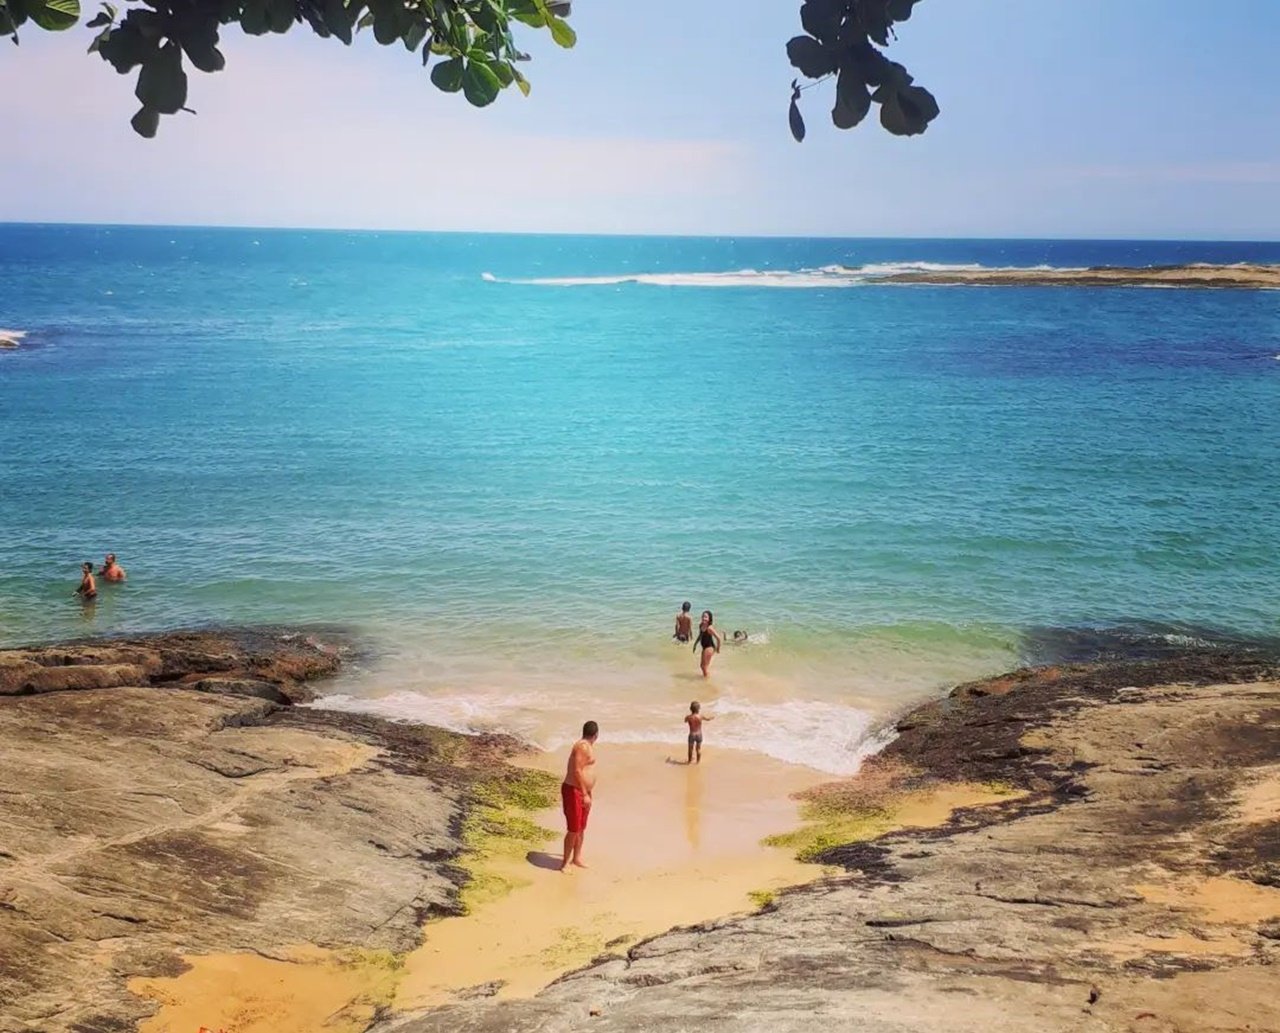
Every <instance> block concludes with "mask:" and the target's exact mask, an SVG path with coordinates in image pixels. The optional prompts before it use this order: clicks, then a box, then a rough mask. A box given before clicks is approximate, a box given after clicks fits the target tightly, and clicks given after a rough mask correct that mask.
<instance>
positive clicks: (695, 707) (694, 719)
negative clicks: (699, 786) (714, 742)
mask: <svg viewBox="0 0 1280 1033" xmlns="http://www.w3.org/2000/svg"><path fill="white" fill-rule="evenodd" d="M714 720H715V718H713V717H712V716H711V715H710V714H703V713H702V704H701V703H699V702H698V701H697V700H696V699H695V700H694V701H693V702H692V703H690V704H689V713H687V714H685V715H684V723H685V724H687V725H688V726H689V759H688V760H686V761H685V763H686V764H692V763H693V754H694V750H695V749H696V750H697V753H698V763H699V764H701V763H702V722H703V721H714Z"/></svg>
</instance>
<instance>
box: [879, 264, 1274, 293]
mask: <svg viewBox="0 0 1280 1033" xmlns="http://www.w3.org/2000/svg"><path fill="white" fill-rule="evenodd" d="M874 282H875V283H920V284H935V285H956V286H959V285H968V286H986V287H1045V286H1047V287H1209V288H1220V289H1232V290H1259V289H1272V290H1274V289H1277V288H1280V266H1277V265H1260V264H1251V263H1243V262H1242V263H1239V264H1235V265H1213V264H1210V263H1203V262H1192V263H1190V264H1188V265H1154V266H1138V267H1125V266H1093V267H1091V268H1087V269H1053V268H1041V269H1036V268H1029V269H930V270H911V271H907V272H899V273H891V274H889V275H884V276H877V277H875V278H874Z"/></svg>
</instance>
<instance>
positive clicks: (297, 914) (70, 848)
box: [0, 631, 513, 1033]
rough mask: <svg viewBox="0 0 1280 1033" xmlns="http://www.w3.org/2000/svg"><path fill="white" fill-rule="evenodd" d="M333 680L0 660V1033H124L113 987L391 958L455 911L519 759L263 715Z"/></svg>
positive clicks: (107, 645) (293, 716)
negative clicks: (315, 961)
mask: <svg viewBox="0 0 1280 1033" xmlns="http://www.w3.org/2000/svg"><path fill="white" fill-rule="evenodd" d="M337 664H338V655H337V653H336V652H335V651H334V650H333V649H331V648H329V647H328V646H326V645H324V644H323V643H322V642H319V641H317V640H308V639H307V638H306V637H305V636H300V635H282V634H278V633H277V634H273V633H267V632H260V631H250V632H226V633H195V634H179V635H168V636H159V637H155V638H147V639H136V640H130V641H127V642H93V643H73V644H69V645H65V646H58V647H50V648H44V649H31V650H17V651H11V652H9V653H5V654H0V685H2V686H3V688H2V689H0V691H2V692H4V693H6V694H5V695H0V1031H3V1033H16V1031H23V1033H32V1031H39V1033H61V1031H68V1033H70V1031H74V1033H114V1031H124V1030H132V1029H134V1028H135V1026H136V1023H137V1021H138V1020H139V1019H141V1018H142V1017H144V1016H145V1015H147V1014H149V1013H150V1012H152V1011H154V1009H155V1007H156V1005H155V1003H154V1002H152V1001H149V1000H144V999H142V998H139V997H135V996H134V995H132V994H131V993H129V992H128V990H127V989H126V981H127V980H128V979H129V978H130V977H133V976H139V975H142V976H156V975H166V974H167V975H174V974H177V973H178V972H179V971H181V970H182V969H183V967H184V962H183V961H182V957H181V956H182V955H183V954H203V953H214V952H242V951H248V952H261V953H264V954H269V953H271V952H272V951H276V950H279V949H281V948H285V947H288V946H290V945H293V944H300V943H311V944H316V945H320V946H334V947H342V946H347V945H352V944H356V945H360V946H361V947H364V948H368V949H378V948H385V949H388V950H392V951H397V952H399V951H405V950H408V949H410V948H411V947H413V946H414V945H416V943H417V941H418V938H419V934H420V930H419V926H420V923H421V920H422V919H423V918H424V917H425V916H426V915H428V914H430V913H433V912H436V911H443V912H452V911H454V910H455V909H456V907H457V885H456V883H457V882H458V881H459V880H460V879H461V878H462V875H461V873H460V872H459V871H458V870H457V869H456V868H454V867H453V866H452V865H451V864H450V862H451V860H452V859H454V858H455V857H456V855H457V854H458V852H459V850H460V849H461V842H460V838H459V825H460V822H461V817H462V810H463V808H464V807H465V804H466V799H467V793H468V787H469V786H470V785H471V784H472V781H473V780H474V779H477V778H479V777H481V775H482V773H483V772H484V771H486V770H490V771H491V770H493V769H494V768H495V766H500V765H501V758H502V757H503V756H505V755H506V754H508V753H510V752H511V750H512V748H513V747H512V744H510V743H505V742H503V741H499V740H487V741H486V740H476V739H466V738H464V737H461V736H456V735H452V734H450V733H446V732H441V731H437V730H434V729H429V728H421V727H409V726H401V725H394V724H390V723H387V722H382V721H378V720H376V719H372V718H363V717H358V716H354V715H341V714H334V713H328V712H320V711H312V710H305V709H300V708H294V707H288V706H281V705H280V704H279V703H278V702H273V701H272V700H271V699H262V698H257V696H258V694H259V693H272V692H278V693H279V698H280V699H288V698H291V697H292V698H297V697H298V696H299V695H300V694H302V693H304V692H305V689H304V688H303V682H304V681H305V680H306V679H308V678H312V677H316V676H319V675H322V674H325V673H328V672H329V671H332V670H333V669H334V668H336V666H337ZM188 687H189V688H191V689H196V690H199V691H186V689H187V688H188ZM73 690H74V691H73ZM228 693H229V694H228ZM246 693H247V694H246ZM191 1033H195V1031H194V1030H192V1031H191Z"/></svg>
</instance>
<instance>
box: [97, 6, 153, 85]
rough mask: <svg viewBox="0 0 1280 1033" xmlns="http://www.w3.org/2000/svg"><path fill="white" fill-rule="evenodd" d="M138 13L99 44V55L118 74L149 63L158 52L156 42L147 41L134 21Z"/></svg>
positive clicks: (127, 17) (111, 31)
mask: <svg viewBox="0 0 1280 1033" xmlns="http://www.w3.org/2000/svg"><path fill="white" fill-rule="evenodd" d="M135 13H136V12H130V14H129V15H127V16H126V17H125V20H124V21H123V22H121V23H120V24H119V25H117V26H116V27H115V28H114V29H111V30H109V31H108V32H107V38H106V39H104V40H101V42H100V43H99V44H98V53H99V54H100V55H101V56H102V59H103V60H104V61H106V62H108V63H109V64H110V65H111V67H112V68H114V69H115V70H116V71H117V72H120V73H121V74H123V73H124V72H128V71H130V70H131V69H134V68H136V67H138V65H140V64H142V63H143V62H144V61H147V60H148V59H149V58H150V57H151V55H152V54H153V53H155V51H156V49H157V48H156V43H155V40H151V39H147V38H146V37H145V36H143V35H142V33H141V32H139V31H138V26H137V24H136V23H135V21H134V20H133V15H134V14H135Z"/></svg>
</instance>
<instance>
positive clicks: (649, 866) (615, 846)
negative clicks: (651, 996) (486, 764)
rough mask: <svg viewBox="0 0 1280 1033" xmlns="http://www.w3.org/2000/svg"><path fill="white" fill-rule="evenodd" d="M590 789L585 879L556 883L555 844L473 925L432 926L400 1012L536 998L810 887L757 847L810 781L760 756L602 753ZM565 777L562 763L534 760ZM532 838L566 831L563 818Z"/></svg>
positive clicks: (510, 871)
mask: <svg viewBox="0 0 1280 1033" xmlns="http://www.w3.org/2000/svg"><path fill="white" fill-rule="evenodd" d="M597 756H598V758H599V760H598V766H599V782H598V784H597V787H596V796H595V802H594V806H593V810H592V814H591V820H590V824H589V825H588V827H587V836H586V841H585V847H586V849H585V852H584V859H585V860H586V862H587V864H588V865H590V867H589V868H588V869H587V870H578V869H574V870H572V871H570V872H567V873H564V872H559V871H556V870H554V869H555V866H556V865H558V864H559V862H560V856H561V839H560V837H559V836H557V837H556V838H555V839H554V840H553V841H551V842H549V843H548V844H547V845H546V848H545V850H543V851H536V852H535V853H534V854H533V857H532V859H531V860H530V859H520V860H515V861H508V862H506V863H505V864H502V865H500V867H499V868H498V870H497V873H498V874H500V875H503V876H506V877H509V878H512V879H513V880H516V881H525V882H526V884H525V885H523V886H521V887H520V888H518V889H516V890H515V891H513V892H512V893H509V894H508V895H506V896H505V897H503V898H501V899H500V900H496V901H492V902H490V903H488V904H485V905H484V906H482V907H480V908H478V909H477V910H476V912H475V913H474V914H472V915H467V916H465V917H462V918H452V919H445V920H443V921H440V922H436V923H432V924H431V925H428V926H427V927H426V930H425V938H424V943H423V946H422V947H421V948H420V949H419V950H417V951H414V952H413V953H412V954H410V955H409V957H408V958H407V959H406V962H405V974H404V979H403V981H402V983H401V984H400V988H399V992H398V994H397V996H396V1000H395V1004H396V1007H398V1008H416V1007H424V1006H428V1005H431V1004H435V1003H441V1002H444V1001H446V1000H448V999H450V997H451V994H452V992H453V991H456V990H461V989H466V988H468V987H474V986H478V985H481V984H484V983H489V982H494V981H498V980H502V981H504V985H503V987H502V989H501V991H500V993H501V994H502V995H504V996H519V995H528V994H532V993H534V992H536V991H537V990H539V989H540V988H541V987H543V986H545V985H546V984H547V983H549V982H550V981H551V980H553V979H554V978H555V977H556V976H558V975H560V974H561V973H563V972H565V971H567V970H569V969H571V968H575V967H577V966H578V965H580V964H584V963H585V962H587V961H589V960H590V959H591V958H593V957H594V956H596V955H597V954H600V953H602V952H603V951H605V950H606V945H608V944H610V943H611V942H614V941H622V942H614V945H613V946H612V947H609V948H608V949H610V950H621V951H625V950H626V945H627V944H630V943H634V942H635V941H636V940H639V939H642V938H644V937H646V936H652V935H655V934H657V933H660V932H663V931H665V930H667V929H669V928H671V927H672V926H675V925H689V924H692V923H695V922H700V921H705V920H707V919H711V918H718V917H721V916H723V915H727V914H730V913H732V912H735V911H746V910H750V909H751V908H752V907H753V906H754V904H753V902H752V899H751V896H750V894H751V893H752V892H753V891H767V890H775V889H779V888H781V887H784V886H789V885H796V884H799V883H804V882H808V881H811V880H813V879H815V878H818V877H819V876H821V875H822V874H823V872H822V869H820V868H818V867H816V866H814V865H808V864H802V863H800V862H799V861H797V860H795V858H794V857H793V856H792V855H791V853H790V852H788V851H785V850H780V849H771V848H767V847H762V846H761V845H760V840H761V839H762V838H763V837H764V836H765V835H768V834H769V833H773V832H779V831H783V830H785V829H787V828H789V827H790V826H792V825H794V824H795V823H796V822H797V820H798V815H797V805H796V804H795V803H794V802H793V801H792V800H790V799H789V796H790V794H791V793H793V792H796V791H797V790H800V789H803V788H806V787H807V786H810V785H814V784H816V783H818V782H820V781H822V780H823V777H822V776H821V775H820V774H818V773H817V772H812V771H808V770H807V769H803V768H796V767H794V766H791V765H787V764H783V763H781V762H779V761H774V760H771V759H769V758H767V757H762V756H759V755H756V754H750V753H743V752H738V751H734V750H714V749H711V748H708V750H707V754H706V759H705V760H704V761H703V763H702V765H701V766H698V765H694V766H692V767H687V766H685V765H684V764H683V763H674V762H673V761H675V760H676V759H677V755H676V752H675V751H673V750H667V749H664V748H662V747H653V746H610V745H608V744H607V743H601V744H600V746H599V747H598V749H597ZM538 763H539V766H545V767H547V768H548V770H554V771H555V772H556V773H557V774H559V773H561V768H562V765H563V758H560V757H544V758H540V760H539V762H538ZM539 820H540V823H541V824H544V825H546V826H548V827H550V828H557V827H558V828H563V827H564V824H563V819H562V818H561V816H560V814H559V812H558V810H556V811H550V812H548V813H546V814H544V815H541V816H539Z"/></svg>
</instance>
